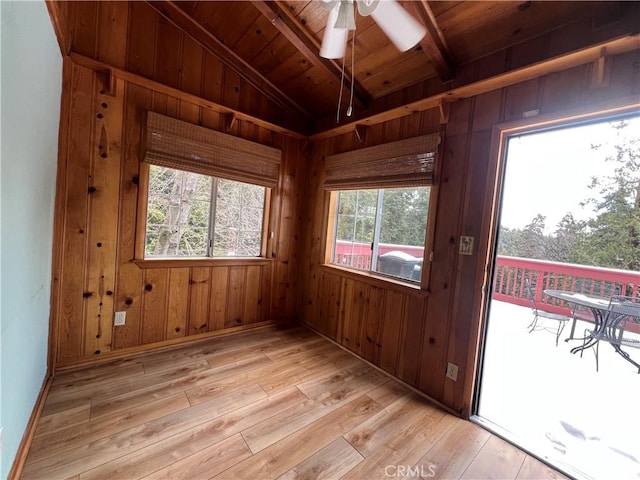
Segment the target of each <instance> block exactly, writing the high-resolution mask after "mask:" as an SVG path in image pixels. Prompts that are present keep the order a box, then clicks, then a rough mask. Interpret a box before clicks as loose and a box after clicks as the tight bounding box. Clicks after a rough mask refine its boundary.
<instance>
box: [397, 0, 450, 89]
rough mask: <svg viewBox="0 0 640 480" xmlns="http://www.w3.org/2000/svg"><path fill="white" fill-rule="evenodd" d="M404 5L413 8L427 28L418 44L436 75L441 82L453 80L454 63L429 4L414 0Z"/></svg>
mask: <svg viewBox="0 0 640 480" xmlns="http://www.w3.org/2000/svg"><path fill="white" fill-rule="evenodd" d="M405 5H407V6H408V7H409V9H411V10H413V13H414V14H415V15H416V16H417V17H418V18H419V19H420V20H422V23H423V24H424V26H425V28H426V29H427V34H426V35H425V36H424V37H423V38H422V40H421V41H420V46H421V47H422V51H423V52H424V53H425V55H426V56H427V58H428V59H429V61H430V62H431V65H433V68H434V69H435V71H436V73H437V74H438V77H439V78H440V80H441V81H442V82H448V81H449V80H453V78H454V76H455V70H456V69H455V65H454V63H453V61H452V60H451V55H450V54H449V48H448V47H447V43H446V40H445V37H444V34H443V33H442V30H440V27H438V23H437V22H436V17H435V15H434V14H433V11H432V10H431V7H430V6H429V2H428V1H427V0H418V1H415V2H406V3H405Z"/></svg>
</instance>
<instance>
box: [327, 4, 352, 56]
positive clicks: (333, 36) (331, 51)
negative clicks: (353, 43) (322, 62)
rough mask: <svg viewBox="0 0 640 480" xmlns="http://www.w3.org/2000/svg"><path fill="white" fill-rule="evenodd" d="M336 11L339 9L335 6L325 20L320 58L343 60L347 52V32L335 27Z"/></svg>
mask: <svg viewBox="0 0 640 480" xmlns="http://www.w3.org/2000/svg"><path fill="white" fill-rule="evenodd" d="M338 9H339V7H338V6H336V8H334V9H333V10H331V11H330V12H329V15H328V18H327V27H326V28H325V30H324V36H323V37H322V46H321V47H320V56H321V57H322V58H343V57H344V54H345V52H346V50H347V35H348V32H349V31H348V30H347V29H345V28H336V27H335V24H336V20H337V18H338ZM352 10H353V9H352Z"/></svg>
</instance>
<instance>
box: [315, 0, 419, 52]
mask: <svg viewBox="0 0 640 480" xmlns="http://www.w3.org/2000/svg"><path fill="white" fill-rule="evenodd" d="M321 2H322V5H323V7H324V8H325V10H328V11H329V17H328V19H327V28H326V29H325V31H324V37H323V39H322V47H321V48H320V56H321V57H323V58H343V57H344V54H345V51H346V48H347V37H348V34H349V30H355V29H356V22H355V13H354V4H356V5H357V7H358V13H359V14H360V15H362V16H363V17H366V16H369V15H371V17H373V20H375V22H376V23H377V24H378V26H379V27H380V28H381V29H382V31H383V32H384V33H385V34H386V35H387V37H389V40H391V42H392V43H393V44H394V45H395V46H396V48H397V49H398V50H400V51H401V52H405V51H407V50H409V49H410V48H411V47H413V46H414V45H416V44H417V43H418V42H419V41H420V40H421V39H422V37H424V35H425V34H426V33H427V31H426V29H425V28H424V27H423V26H422V24H421V23H420V22H418V21H417V20H416V19H415V18H413V17H412V16H411V15H410V14H409V13H408V12H407V11H406V10H405V9H404V8H402V7H401V6H400V4H398V2H396V0H321Z"/></svg>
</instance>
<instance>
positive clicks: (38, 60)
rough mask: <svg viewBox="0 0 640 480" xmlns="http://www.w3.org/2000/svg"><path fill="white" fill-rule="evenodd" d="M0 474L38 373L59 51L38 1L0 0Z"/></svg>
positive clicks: (43, 348)
mask: <svg viewBox="0 0 640 480" xmlns="http://www.w3.org/2000/svg"><path fill="white" fill-rule="evenodd" d="M0 22H1V29H0V31H1V43H0V45H1V75H0V76H1V79H0V88H1V90H0V91H1V99H2V100H1V110H2V112H1V116H0V120H1V126H2V127H1V132H2V136H1V139H0V141H1V149H0V171H1V174H0V230H1V232H0V259H1V267H0V286H1V290H0V299H1V300H0V427H1V428H2V429H3V446H2V455H1V462H2V463H1V464H0V478H6V477H7V475H8V473H9V470H10V469H11V465H12V463H13V460H14V458H15V454H16V452H17V449H18V446H19V444H20V441H21V440H22V436H23V434H24V432H25V428H26V426H27V422H28V420H29V416H30V415H31V412H32V410H33V407H34V405H35V402H36V399H37V397H38V393H39V391H40V387H41V386H42V382H43V380H44V378H45V375H46V368H47V344H48V341H47V339H48V334H49V299H50V286H51V255H52V239H53V203H54V193H55V182H56V166H57V153H58V124H59V121H60V97H61V89H62V57H61V55H60V49H59V47H58V44H57V40H56V37H55V34H54V31H53V26H52V24H51V20H50V18H49V14H48V12H47V8H46V5H45V4H44V2H42V1H37V2H10V1H5V0H2V1H0Z"/></svg>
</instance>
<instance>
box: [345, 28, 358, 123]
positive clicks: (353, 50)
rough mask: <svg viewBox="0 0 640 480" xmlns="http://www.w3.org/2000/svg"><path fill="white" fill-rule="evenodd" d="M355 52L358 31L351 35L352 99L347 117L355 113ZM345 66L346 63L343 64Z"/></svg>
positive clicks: (350, 99)
mask: <svg viewBox="0 0 640 480" xmlns="http://www.w3.org/2000/svg"><path fill="white" fill-rule="evenodd" d="M355 50H356V31H355V30H354V31H353V33H352V34H351V97H350V98H349V108H347V117H350V116H351V114H352V113H353V84H354V83H355V73H354V71H355ZM342 64H343V66H344V62H342Z"/></svg>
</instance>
